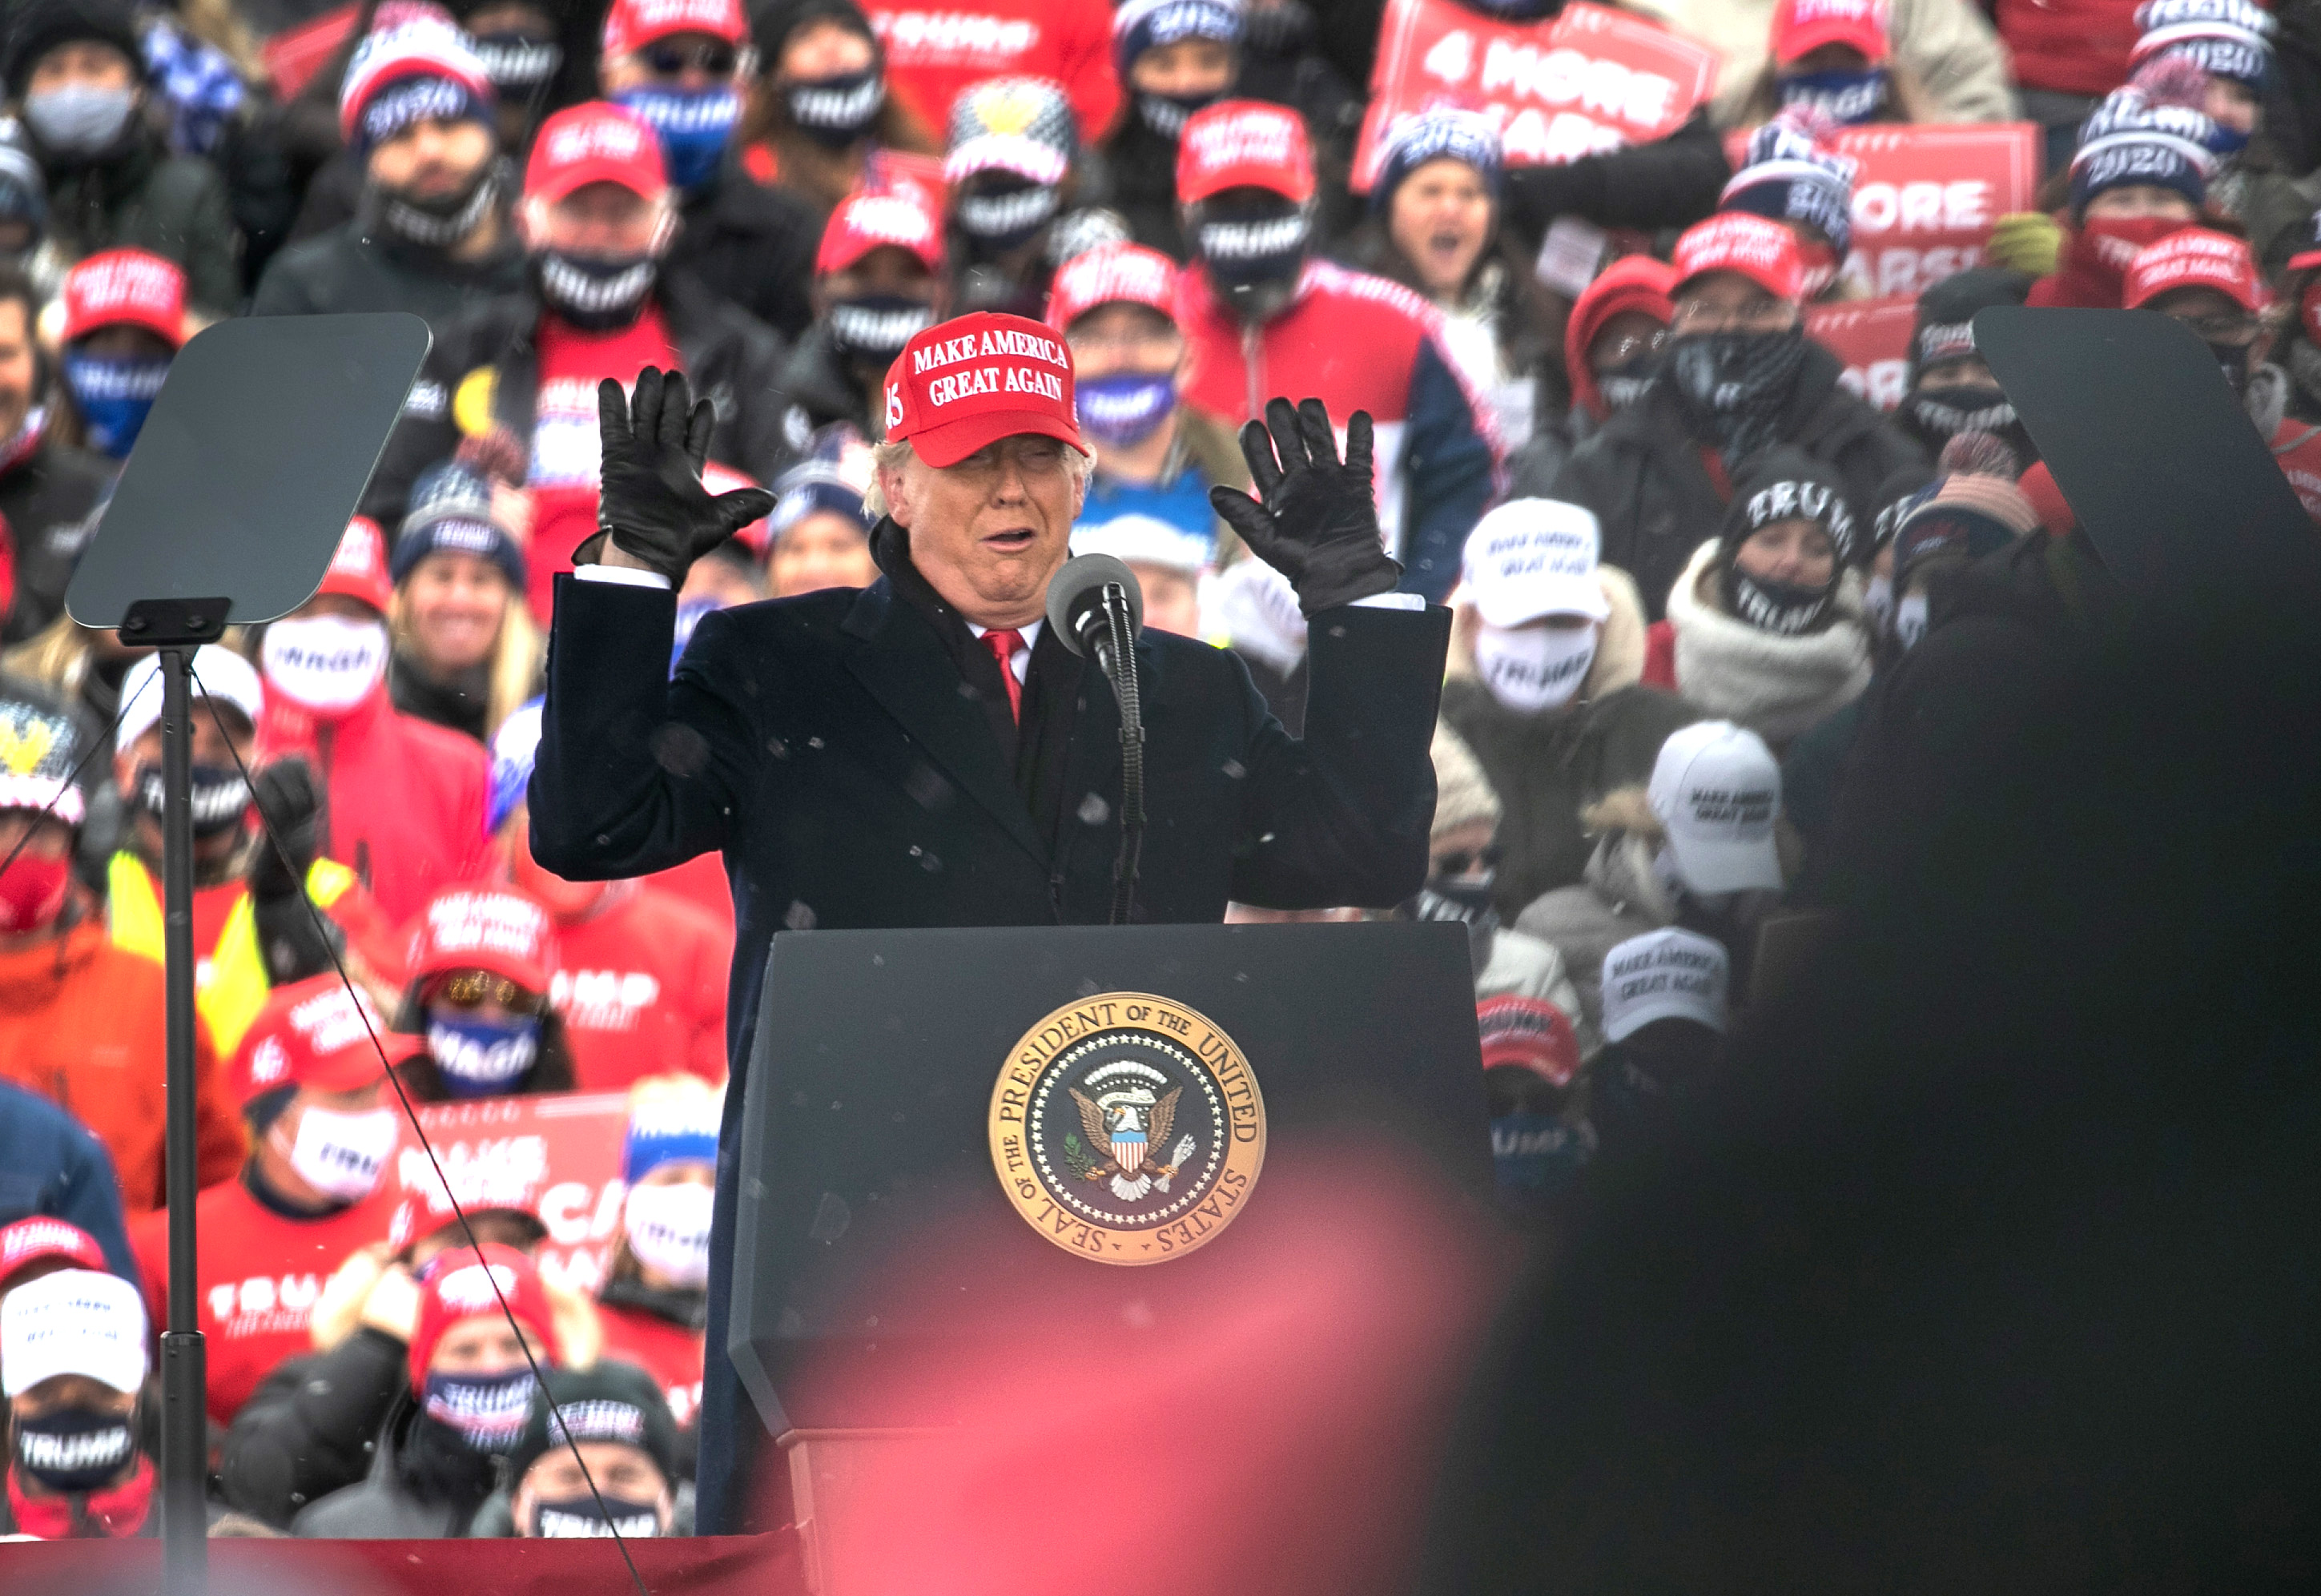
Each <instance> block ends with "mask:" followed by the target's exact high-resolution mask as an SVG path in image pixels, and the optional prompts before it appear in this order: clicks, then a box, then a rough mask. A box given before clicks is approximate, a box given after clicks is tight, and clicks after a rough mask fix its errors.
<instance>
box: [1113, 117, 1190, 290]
mask: <svg viewBox="0 0 2321 1596" xmlns="http://www.w3.org/2000/svg"><path fill="white" fill-rule="evenodd" d="M1104 160H1105V167H1106V170H1108V171H1109V172H1110V173H1111V175H1112V208H1113V209H1114V210H1115V211H1117V212H1119V213H1120V214H1121V216H1122V218H1123V219H1124V220H1125V221H1126V222H1127V223H1128V231H1129V234H1130V236H1131V237H1133V238H1134V239H1135V240H1136V241H1137V242H1138V243H1140V244H1142V245H1143V246H1145V248H1147V249H1158V250H1160V251H1161V253H1162V254H1163V255H1166V256H1168V257H1169V258H1170V259H1171V260H1174V261H1176V262H1177V263H1178V264H1179V265H1182V264H1184V263H1185V262H1186V261H1187V260H1188V259H1189V258H1190V257H1189V256H1188V254H1187V253H1186V244H1185V231H1184V229H1183V228H1181V227H1179V225H1178V224H1177V141H1175V140H1174V139H1164V138H1162V137H1161V135H1160V134H1158V133H1156V132H1154V131H1152V130H1151V128H1149V127H1147V126H1146V125H1145V124H1144V119H1143V118H1142V116H1140V115H1139V114H1138V113H1137V111H1136V107H1135V106H1134V105H1133V104H1132V105H1131V106H1130V107H1129V108H1128V113H1127V119H1126V120H1125V121H1124V122H1122V123H1121V124H1120V129H1119V131H1116V132H1115V133H1114V134H1113V135H1112V137H1111V138H1110V139H1109V140H1107V141H1106V143H1105V147H1104Z"/></svg>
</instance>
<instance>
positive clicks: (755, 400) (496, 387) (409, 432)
mask: <svg viewBox="0 0 2321 1596" xmlns="http://www.w3.org/2000/svg"><path fill="white" fill-rule="evenodd" d="M657 292H658V293H659V294H660V309H661V314H662V315H664V316H666V317H667V318H668V320H669V337H670V338H671V339H673V340H676V343H677V348H678V353H679V354H681V355H683V356H684V357H685V372H686V376H687V378H688V379H690V381H691V382H692V384H693V391H694V393H695V394H698V395H700V396H701V397H703V398H705V399H707V400H709V401H710V403H711V404H715V406H716V408H717V428H716V431H714V432H712V433H711V434H710V438H709V453H710V455H711V457H712V458H715V459H718V460H722V461H724V463H725V464H727V465H730V466H732V467H733V468H734V469H735V470H737V471H743V472H747V473H748V474H749V475H750V476H754V477H756V478H757V479H758V480H759V481H760V482H771V481H773V479H774V478H775V477H776V476H779V475H781V471H782V467H784V466H786V465H787V464H788V463H789V457H790V455H791V453H792V450H791V449H790V448H789V446H788V445H787V443H785V442H784V441H783V438H782V413H783V412H784V411H786V410H787V409H788V408H789V406H788V404H787V401H786V400H784V399H783V397H782V394H781V391H780V383H779V376H780V372H781V368H782V361H783V358H784V355H785V352H786V351H785V350H784V349H783V346H782V340H780V339H778V338H777V337H776V336H775V335H774V334H773V333H771V332H769V331H766V329H765V328H764V326H762V325H761V324H760V323H759V322H757V321H756V320H754V319H753V318H751V316H749V315H747V314H745V313H742V312H741V311H737V310H735V309H734V308H733V306H732V305H730V304H726V303H725V302H724V300H722V299H720V298H718V297H717V296H716V295H714V294H712V293H711V292H709V290H708V289H706V288H705V287H703V286H701V284H700V283H699V282H698V281H697V280H696V279H695V278H694V277H691V276H689V275H688V274H687V273H685V272H682V271H678V270H675V269H669V270H665V271H663V272H662V274H661V279H660V287H659V289H658V290H657ZM541 314H542V313H541V307H540V302H539V301H538V300H537V299H535V298H533V297H532V295H530V294H528V293H525V294H510V295H504V296H502V297H501V298H498V299H495V300H492V301H490V302H489V303H487V304H484V305H483V306H481V307H479V308H478V309H477V310H475V311H473V312H470V313H469V314H468V315H466V316H464V317H462V318H460V320H459V321H458V322H454V323H453V324H452V325H451V326H450V327H448V328H446V329H445V330H444V331H443V332H442V334H441V336H440V337H439V338H437V340H435V347H434V349H432V350H430V351H429V353H428V356H427V364H426V366H425V367H424V368H423V370H422V372H421V374H420V379H419V381H418V382H417V383H415V384H414V385H413V386H412V390H411V398H410V399H409V401H408V402H406V403H405V405H404V408H403V417H402V419H401V420H400V421H398V422H396V427H395V431H394V433H393V434H392V435H391V436H390V437H389V438H388V439H387V449H386V452H385V453H384V454H383V455H381V456H380V458H379V462H378V470H377V471H376V472H374V473H373V474H372V476H371V479H370V486H369V488H367V489H366V490H365V491H364V493H363V501H362V512H363V513H364V514H365V515H368V516H369V517H370V518H371V519H372V520H373V521H378V524H379V525H380V526H382V527H385V528H386V529H387V532H388V534H389V536H390V537H391V536H393V534H394V532H395V530H396V528H397V527H399V526H401V525H402V523H403V512H404V509H405V501H406V500H407V499H408V498H409V497H410V494H411V483H412V479H413V478H414V477H416V476H418V475H419V473H420V472H422V471H423V470H425V469H426V468H427V467H430V466H432V465H433V464H434V463H435V462H436V461H438V460H441V459H446V458H450V456H451V451H452V450H453V449H457V448H458V447H459V445H460V429H459V426H458V424H457V423H456V422H454V421H453V419H452V413H451V402H452V398H453V395H455V394H457V393H458V392H459V388H460V384H461V383H462V382H463V381H465V380H467V378H468V377H469V376H471V375H473V374H474V373H476V372H478V371H480V370H483V369H485V368H487V367H489V368H491V370H492V372H493V376H492V378H491V384H492V388H491V406H492V416H493V419H494V420H495V421H496V422H499V424H500V425H502V426H504V427H505V428H507V430H508V431H510V432H512V433H514V435H515V436H516V437H517V438H518V439H519V440H523V442H524V443H525V444H526V445H527V446H529V444H530V442H531V440H532V413H533V412H532V406H533V404H534V403H535V402H536V401H537V400H538V399H539V397H540V351H539V349H538V348H537V347H536V346H535V345H534V343H533V341H532V339H533V336H534V333H535V331H536V330H537V329H538V328H539V325H540V318H541Z"/></svg>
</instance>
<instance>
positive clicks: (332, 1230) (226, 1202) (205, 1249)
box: [129, 1176, 395, 1424]
mask: <svg viewBox="0 0 2321 1596" xmlns="http://www.w3.org/2000/svg"><path fill="white" fill-rule="evenodd" d="M246 1179H247V1176H245V1177H244V1180H246ZM244 1180H232V1181H226V1182H224V1183H222V1184H219V1185H214V1186H212V1187H211V1188H210V1189H209V1190H208V1191H206V1192H203V1193H202V1194H201V1196H200V1197H199V1198H197V1199H196V1201H195V1202H194V1218H195V1223H196V1226H197V1227H198V1228H199V1230H200V1245H201V1254H200V1267H199V1268H197V1269H196V1271H195V1274H196V1278H197V1280H198V1281H199V1282H200V1287H201V1309H200V1319H199V1320H198V1322H197V1324H196V1328H198V1329H200V1330H201V1332H202V1333H203V1334H204V1335H205V1336H206V1337H207V1338H208V1341H207V1343H206V1347H207V1352H208V1357H209V1413H210V1417H211V1418H212V1419H214V1420H215V1421H216V1422H218V1423H219V1424H231V1423H232V1422H233V1416H234V1414H235V1413H236V1412H238V1411H239V1410H241V1405H242V1403H244V1402H246V1401H249V1400H250V1393H251V1392H255V1391H256V1390H257V1389H258V1388H259V1385H260V1384H261V1383H264V1381H265V1379H266V1377H267V1375H269V1374H272V1373H273V1372H274V1369H275V1366H276V1365H278V1364H280V1363H281V1362H282V1360H283V1359H285V1358H291V1357H303V1356H305V1355H306V1354H308V1353H310V1352H312V1351H314V1334H313V1328H312V1321H313V1319H314V1304H315V1303H316V1302H317V1301H320V1300H321V1298H322V1295H323V1283H324V1282H325V1281H327V1280H329V1279H330V1278H331V1276H332V1274H334V1273H335V1272H336V1271H337V1269H338V1267H339V1265H341V1264H343V1263H345V1262H346V1261H347V1256H348V1255H349V1254H350V1253H352V1252H353V1251H354V1250H355V1249H356V1248H357V1247H369V1245H370V1244H371V1243H372V1242H374V1241H384V1240H386V1239H387V1224H388V1221H389V1220H392V1219H393V1218H394V1216H395V1201H394V1198H393V1195H392V1186H391V1183H389V1182H387V1181H384V1180H382V1181H381V1182H380V1183H379V1186H378V1191H376V1192H372V1193H371V1194H370V1195H369V1197H366V1198H364V1199H363V1200H362V1201H361V1202H357V1203H352V1204H350V1205H349V1206H348V1207H345V1208H342V1209H341V1210H339V1211H337V1212H335V1213H328V1214H324V1215H323V1216H322V1217H321V1218H319V1219H310V1220H294V1219H290V1218H288V1217H287V1216H286V1215H283V1214H279V1213H277V1212H275V1211H273V1210H272V1209H270V1208H269V1207H267V1206H266V1205H265V1204H264V1203H262V1202H259V1200H258V1199H257V1197H256V1196H254V1195H253V1194H252V1193H251V1192H250V1187H249V1186H248V1185H247V1184H245V1183H244ZM129 1245H130V1246H131V1247H132V1248H133V1249H134V1250H135V1252H136V1254H137V1267H138V1269H139V1271H140V1272H141V1274H143V1275H144V1285H145V1305H146V1311H147V1312H148V1313H150V1315H151V1316H152V1319H153V1322H154V1323H155V1324H156V1325H161V1324H166V1323H168V1312H169V1215H168V1211H167V1210H157V1211H154V1212H152V1213H149V1214H147V1215H145V1216H144V1217H143V1218H142V1219H141V1220H138V1221H137V1222H136V1223H134V1224H132V1226H131V1227H130V1229H129Z"/></svg>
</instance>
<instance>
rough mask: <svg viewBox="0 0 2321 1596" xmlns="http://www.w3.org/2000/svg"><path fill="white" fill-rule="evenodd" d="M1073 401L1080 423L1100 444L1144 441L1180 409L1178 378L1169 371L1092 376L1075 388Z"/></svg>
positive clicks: (1124, 443) (1126, 372)
mask: <svg viewBox="0 0 2321 1596" xmlns="http://www.w3.org/2000/svg"><path fill="white" fill-rule="evenodd" d="M1073 402H1074V404H1076V405H1077V407H1078V408H1079V413H1080V425H1081V426H1082V427H1084V428H1086V429H1087V430H1088V436H1089V437H1091V438H1093V439H1095V440H1097V442H1098V443H1110V444H1116V445H1123V446H1124V445H1127V444H1132V443H1142V441H1143V440H1145V439H1147V438H1150V437H1151V436H1152V431H1153V429H1154V428H1156V427H1158V426H1159V425H1160V424H1161V422H1164V421H1167V420H1168V419H1169V413H1170V411H1172V410H1174V409H1176V408H1177V379H1176V377H1175V376H1173V375H1171V374H1170V373H1169V372H1166V371H1163V372H1160V373H1157V374H1155V375H1152V376H1146V375H1145V374H1143V373H1142V372H1136V371H1125V372H1122V373H1120V374H1119V375H1118V376H1092V377H1090V378H1088V381H1086V382H1084V383H1082V384H1080V385H1079V387H1078V388H1077V389H1076V390H1074V393H1073Z"/></svg>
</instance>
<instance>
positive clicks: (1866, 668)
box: [1668, 541, 1870, 748]
mask: <svg viewBox="0 0 2321 1596" xmlns="http://www.w3.org/2000/svg"><path fill="white" fill-rule="evenodd" d="M1717 548H1718V545H1717V544H1716V542H1714V541H1711V542H1707V543H1703V544H1702V545H1701V546H1700V547H1699V548H1698V549H1695V550H1693V555H1692V558H1691V559H1690V560H1689V561H1688V562H1687V563H1686V565H1685V567H1684V575H1683V576H1680V577H1679V578H1678V579H1677V584H1676V585H1675V587H1673V588H1672V589H1670V592H1669V602H1668V618H1669V625H1670V628H1671V629H1672V630H1674V632H1675V634H1676V690H1677V691H1678V692H1679V694H1682V695H1683V696H1684V699H1685V702H1686V703H1690V704H1693V705H1696V706H1697V707H1698V708H1699V709H1700V711H1701V712H1703V713H1704V714H1705V715H1707V716H1708V717H1710V718H1712V719H1719V720H1726V721H1736V722H1738V723H1739V724H1741V725H1743V726H1745V727H1747V728H1748V729H1749V730H1752V731H1754V732H1755V733H1757V735H1758V736H1760V737H1761V738H1763V739H1765V740H1766V741H1767V742H1769V743H1771V744H1774V745H1775V746H1776V748H1778V747H1779V746H1780V745H1782V744H1785V743H1787V742H1789V739H1792V738H1794V737H1796V736H1797V735H1798V733H1800V732H1802V731H1804V730H1807V728H1809V727H1811V726H1813V725H1815V724H1816V723H1817V722H1819V721H1822V720H1823V719H1824V718H1825V717H1826V716H1828V715H1829V714H1830V713H1831V712H1834V711H1835V710H1838V709H1842V708H1843V707H1844V706H1845V705H1846V704H1848V703H1852V702H1853V700H1855V699H1856V698H1859V697H1861V694H1862V692H1863V690H1864V689H1866V688H1867V687H1868V686H1869V685H1870V629H1869V626H1868V624H1867V623H1866V622H1865V621H1864V620H1863V619H1862V606H1861V573H1860V572H1858V571H1848V572H1846V574H1845V576H1844V577H1843V580H1841V581H1840V582H1839V583H1838V586H1837V598H1836V601H1835V603H1834V606H1833V608H1834V611H1835V619H1834V620H1833V621H1831V622H1830V623H1829V625H1827V626H1825V627H1824V628H1823V629H1822V630H1819V631H1814V632H1807V633H1805V634H1803V635H1802V636H1798V637H1779V636H1776V635H1775V634H1774V633H1772V632H1769V631H1762V630H1759V629H1758V628H1756V627H1753V626H1751V625H1750V624H1748V622H1746V621H1737V620H1735V619H1734V618H1733V617H1732V616H1731V615H1728V614H1726V613H1725V608H1724V604H1723V603H1722V602H1721V600H1720V598H1719V595H1718V594H1717V592H1716V550H1717Z"/></svg>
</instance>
